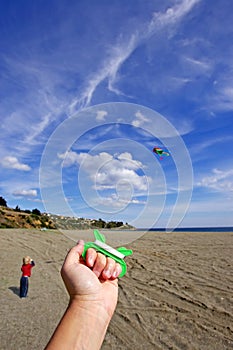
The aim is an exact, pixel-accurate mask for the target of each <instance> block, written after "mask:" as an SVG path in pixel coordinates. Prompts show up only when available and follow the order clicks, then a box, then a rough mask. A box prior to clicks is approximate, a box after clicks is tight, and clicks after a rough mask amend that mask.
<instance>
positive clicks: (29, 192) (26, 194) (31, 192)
mask: <svg viewBox="0 0 233 350" xmlns="http://www.w3.org/2000/svg"><path fill="white" fill-rule="evenodd" d="M13 195H14V196H16V197H36V196H37V190H33V189H30V190H16V191H14V192H13Z"/></svg>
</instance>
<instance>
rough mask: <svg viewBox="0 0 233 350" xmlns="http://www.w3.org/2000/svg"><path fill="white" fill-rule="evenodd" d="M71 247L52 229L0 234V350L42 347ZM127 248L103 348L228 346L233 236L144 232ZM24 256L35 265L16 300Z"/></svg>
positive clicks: (62, 294) (61, 301) (62, 295)
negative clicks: (130, 253) (25, 292)
mask: <svg viewBox="0 0 233 350" xmlns="http://www.w3.org/2000/svg"><path fill="white" fill-rule="evenodd" d="M114 235H117V232H115V233H114ZM88 240H90V236H88ZM73 245H74V242H73V241H72V240H70V239H68V238H67V237H66V236H65V235H63V234H62V233H59V232H58V231H54V232H52V231H45V232H41V231H39V230H26V229H25V230H23V229H20V230H15V229H5V230H4V229H2V230H0V250H1V254H0V259H1V283H0V305H1V306H0V316H1V325H0V339H1V341H0V344H1V345H0V348H1V349H2V350H6V349H7V350H16V349H17V350H21V349H22V350H41V349H43V348H44V347H45V345H46V344H47V342H48V340H49V338H50V336H51V334H52V333H53V331H54V329H55V327H56V325H57V323H58V321H59V320H60V318H61V316H62V314H63V312H64V310H65V308H66V306H67V303H68V295H67V292H66V290H65V287H64V285H63V282H62V280H61V277H60V268H61V265H62V263H63V260H64V257H65V255H66V253H67V251H68V250H69V248H71V247H72V246H73ZM127 247H129V248H131V249H133V252H134V253H133V256H132V257H127V258H126V261H127V265H128V272H127V275H126V276H124V277H123V278H122V279H120V280H119V301H118V305H117V309H116V312H115V314H114V317H113V319H112V321H111V324H110V327H109V329H108V332H107V334H106V337H105V340H104V343H103V346H102V349H103V350H112V349H113V350H116V349H117V350H119V349H122V350H132V349H134V350H140V349H146V350H150V349H154V350H163V349H174V350H178V349H184V350H186V349H187V350H196V349H200V350H207V349H208V350H224V349H233V268H232V266H233V233H230V232H229V233H215V232H210V233H204V232H203V233H190V232H189V233H185V232H184V233H178V232H176V233H157V232H148V233H146V234H145V235H144V236H142V237H141V238H139V239H137V240H136V241H134V242H133V243H129V244H128V245H127ZM24 255H30V256H31V257H32V258H33V259H34V260H35V263H36V266H35V268H34V269H33V273H32V277H31V279H30V282H29V284H30V285H29V294H28V298H26V299H23V300H21V299H20V298H19V280H20V275H21V273H20V268H21V264H22V257H23V256H24Z"/></svg>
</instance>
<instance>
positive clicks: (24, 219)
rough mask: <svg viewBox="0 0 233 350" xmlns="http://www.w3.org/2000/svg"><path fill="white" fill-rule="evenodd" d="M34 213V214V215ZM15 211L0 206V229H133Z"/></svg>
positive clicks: (115, 224)
mask: <svg viewBox="0 0 233 350" xmlns="http://www.w3.org/2000/svg"><path fill="white" fill-rule="evenodd" d="M35 212H36V213H35ZM35 212H34V213H33V212H30V211H24V210H16V209H12V208H8V207H5V206H0V228H28V229H30V228H36V229H63V230H85V229H90V228H108V229H114V228H118V229H133V227H132V226H131V225H128V224H127V223H126V224H124V223H123V222H117V221H110V222H105V221H103V220H101V219H99V220H91V219H85V218H77V217H66V216H59V215H53V214H46V213H42V214H41V213H40V212H39V211H38V210H35Z"/></svg>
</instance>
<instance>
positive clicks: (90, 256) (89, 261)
mask: <svg viewBox="0 0 233 350" xmlns="http://www.w3.org/2000/svg"><path fill="white" fill-rule="evenodd" d="M96 258H97V251H96V250H95V249H93V248H89V249H87V252H86V257H85V260H86V265H87V266H88V267H93V265H94V263H95V261H96Z"/></svg>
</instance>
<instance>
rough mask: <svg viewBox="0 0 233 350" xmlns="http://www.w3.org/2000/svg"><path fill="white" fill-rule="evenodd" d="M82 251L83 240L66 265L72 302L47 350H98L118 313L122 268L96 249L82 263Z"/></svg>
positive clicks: (74, 248)
mask: <svg viewBox="0 0 233 350" xmlns="http://www.w3.org/2000/svg"><path fill="white" fill-rule="evenodd" d="M83 249H84V242H83V241H82V240H81V241H79V242H78V244H77V245H76V246H75V247H73V248H72V249H71V250H70V252H69V253H68V255H67V257H66V259H65V262H64V264H63V267H62V270H61V275H62V278H63V281H64V283H65V286H66V289H67V291H68V293H69V296H70V302H69V305H68V307H67V309H66V311H65V313H64V315H63V317H62V319H61V321H60V323H59V325H58V326H57V329H56V330H55V332H54V334H53V336H52V337H51V339H50V341H49V343H48V345H47V346H46V349H45V350H70V349H73V350H81V349H85V350H99V349H100V347H101V345H102V342H103V340H104V336H105V333H106V331H107V328H108V325H109V322H110V320H111V318H112V316H113V313H114V311H115V308H116V304H117V297H118V280H117V277H118V276H119V275H120V273H121V266H120V264H119V263H116V262H115V261H114V260H113V259H111V258H108V257H106V256H104V255H103V254H101V253H98V252H96V251H95V250H94V249H93V248H89V249H88V250H87V254H86V259H85V261H83V259H82V252H83Z"/></svg>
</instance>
